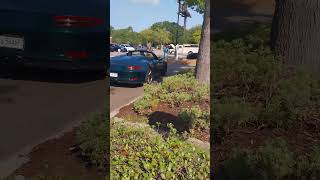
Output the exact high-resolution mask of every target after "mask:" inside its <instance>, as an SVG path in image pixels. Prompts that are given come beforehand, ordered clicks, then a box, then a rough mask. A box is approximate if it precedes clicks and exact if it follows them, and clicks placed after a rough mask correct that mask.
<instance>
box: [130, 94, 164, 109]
mask: <svg viewBox="0 0 320 180" xmlns="http://www.w3.org/2000/svg"><path fill="white" fill-rule="evenodd" d="M158 103H159V100H158V99H155V98H153V97H152V96H151V95H149V94H145V95H144V96H143V97H142V98H140V99H138V100H137V101H135V102H134V103H133V109H134V110H135V111H136V112H137V113H139V114H145V113H146V111H145V110H147V109H149V108H152V107H154V106H156V105H157V104H158Z"/></svg>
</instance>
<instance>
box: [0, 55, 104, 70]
mask: <svg viewBox="0 0 320 180" xmlns="http://www.w3.org/2000/svg"><path fill="white" fill-rule="evenodd" d="M0 61H5V63H12V64H20V65H23V66H27V67H36V68H45V69H55V70H88V71H106V69H107V63H106V61H102V60H99V61H98V60H90V59H80V60H69V59H42V58H41V59H40V58H33V57H23V58H22V57H1V58H0Z"/></svg>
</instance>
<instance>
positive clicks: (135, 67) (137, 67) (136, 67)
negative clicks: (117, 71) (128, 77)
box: [128, 66, 141, 71]
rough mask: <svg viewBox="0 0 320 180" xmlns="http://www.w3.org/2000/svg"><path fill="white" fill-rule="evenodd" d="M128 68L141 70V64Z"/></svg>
mask: <svg viewBox="0 0 320 180" xmlns="http://www.w3.org/2000/svg"><path fill="white" fill-rule="evenodd" d="M128 69H129V70H130V71H133V70H140V69H141V66H128Z"/></svg>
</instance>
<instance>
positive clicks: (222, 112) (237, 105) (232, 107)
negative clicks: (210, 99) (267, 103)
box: [212, 97, 258, 132]
mask: <svg viewBox="0 0 320 180" xmlns="http://www.w3.org/2000/svg"><path fill="white" fill-rule="evenodd" d="M214 104H215V105H214V106H213V108H212V109H213V112H214V114H213V116H214V122H215V123H214V127H215V128H216V129H218V128H219V129H222V130H223V131H226V132H229V130H230V129H233V128H238V127H246V126H250V125H251V126H252V124H254V123H255V122H256V121H257V118H258V117H257V109H258V108H257V107H254V106H253V105H252V104H250V103H247V102H244V101H242V100H241V99H239V98H237V97H233V98H230V99H229V98H225V99H221V100H220V102H219V103H214Z"/></svg>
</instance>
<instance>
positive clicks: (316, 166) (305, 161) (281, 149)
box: [217, 139, 320, 180]
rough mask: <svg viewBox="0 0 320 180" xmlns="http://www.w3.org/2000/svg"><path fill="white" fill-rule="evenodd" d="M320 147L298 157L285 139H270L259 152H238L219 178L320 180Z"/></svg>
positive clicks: (258, 149) (233, 152) (241, 150)
mask: <svg viewBox="0 0 320 180" xmlns="http://www.w3.org/2000/svg"><path fill="white" fill-rule="evenodd" d="M319 147H320V146H319V145H315V146H314V147H312V149H311V152H308V153H309V154H310V155H309V156H305V155H303V156H294V155H293V153H292V152H291V151H290V149H289V148H288V145H287V143H286V142H285V141H284V140H283V139H275V140H269V141H267V142H266V143H265V144H264V145H262V146H260V147H258V148H257V149H253V150H248V149H234V150H233V151H232V152H231V154H230V155H229V156H228V158H227V159H226V160H225V161H224V162H223V164H222V167H221V169H220V171H219V173H218V174H217V177H218V179H225V180H232V179H255V180H267V179H317V177H319V175H320V151H319V150H320V148H319Z"/></svg>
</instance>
